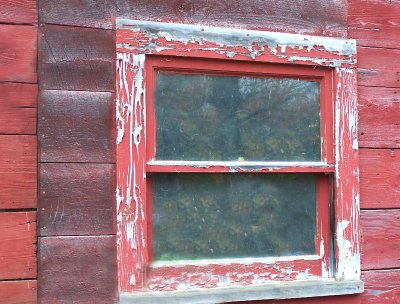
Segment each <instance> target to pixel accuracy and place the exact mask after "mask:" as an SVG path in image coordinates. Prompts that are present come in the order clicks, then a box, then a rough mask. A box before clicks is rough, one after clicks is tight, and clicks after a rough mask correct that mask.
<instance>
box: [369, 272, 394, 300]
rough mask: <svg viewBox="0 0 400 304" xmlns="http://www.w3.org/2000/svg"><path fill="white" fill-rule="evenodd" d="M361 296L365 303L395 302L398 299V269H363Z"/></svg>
mask: <svg viewBox="0 0 400 304" xmlns="http://www.w3.org/2000/svg"><path fill="white" fill-rule="evenodd" d="M361 278H362V279H363V280H364V282H365V292H364V294H363V296H362V299H363V302H362V303H365V304H397V303H399V299H400V284H399V282H400V269H390V270H372V271H364V272H363V273H362V275H361Z"/></svg>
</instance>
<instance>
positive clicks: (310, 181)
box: [152, 173, 316, 261]
mask: <svg viewBox="0 0 400 304" xmlns="http://www.w3.org/2000/svg"><path fill="white" fill-rule="evenodd" d="M152 178H153V250H154V260H156V261H166V260H187V259H206V258H241V257H268V256H287V255H300V254H315V234H316V227H315V226H316V220H315V219H316V187H315V176H313V175H311V174H286V175H284V174H273V175H272V174H271V175H265V174H240V175H232V174H175V173H166V174H164V173H163V174H154V175H153V176H152Z"/></svg>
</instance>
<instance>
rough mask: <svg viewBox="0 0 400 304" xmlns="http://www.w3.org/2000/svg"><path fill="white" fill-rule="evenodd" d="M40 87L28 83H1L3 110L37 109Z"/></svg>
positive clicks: (0, 101)
mask: <svg viewBox="0 0 400 304" xmlns="http://www.w3.org/2000/svg"><path fill="white" fill-rule="evenodd" d="M37 93H38V87H37V85H36V84H28V83H12V82H4V83H0V107H1V108H36V107H37Z"/></svg>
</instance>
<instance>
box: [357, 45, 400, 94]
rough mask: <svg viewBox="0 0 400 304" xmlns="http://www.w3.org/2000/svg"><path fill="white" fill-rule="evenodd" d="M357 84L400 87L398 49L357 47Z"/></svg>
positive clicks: (399, 50)
mask: <svg viewBox="0 0 400 304" xmlns="http://www.w3.org/2000/svg"><path fill="white" fill-rule="evenodd" d="M357 52H358V55H357V56H358V76H359V77H358V80H359V81H358V84H359V85H361V86H373V87H389V88H399V87H400V60H397V58H399V57H400V49H382V48H368V47H359V48H358V49H357Z"/></svg>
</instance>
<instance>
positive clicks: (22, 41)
mask: <svg viewBox="0 0 400 304" xmlns="http://www.w3.org/2000/svg"><path fill="white" fill-rule="evenodd" d="M36 36H37V30H36V27H34V26H29V25H8V24H0V67H1V68H0V82H2V81H16V82H36V56H37V54H36V50H37V48H36V40H37V37H36Z"/></svg>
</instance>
